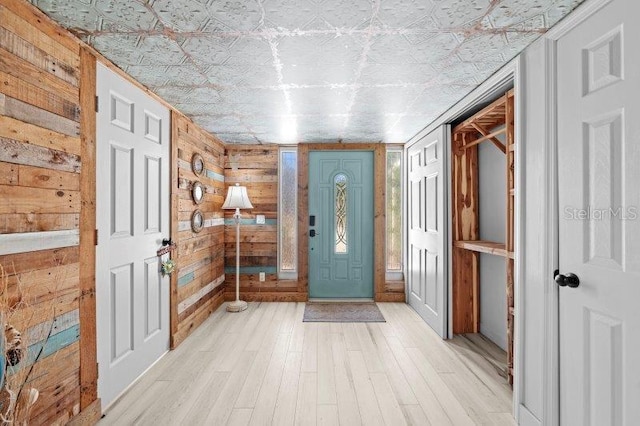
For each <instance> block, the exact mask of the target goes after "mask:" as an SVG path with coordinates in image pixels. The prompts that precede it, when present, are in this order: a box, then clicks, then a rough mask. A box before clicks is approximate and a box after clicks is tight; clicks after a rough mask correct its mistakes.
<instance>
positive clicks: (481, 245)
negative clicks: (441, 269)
mask: <svg viewBox="0 0 640 426" xmlns="http://www.w3.org/2000/svg"><path fill="white" fill-rule="evenodd" d="M453 245H454V246H455V247H458V248H462V249H465V250H471V251H477V252H479V253H488V254H494V255H496V256H502V257H509V258H511V259H513V257H514V256H513V252H509V251H507V249H506V246H505V244H504V243H495V242H493V241H484V240H476V241H456V242H455V243H454V244H453Z"/></svg>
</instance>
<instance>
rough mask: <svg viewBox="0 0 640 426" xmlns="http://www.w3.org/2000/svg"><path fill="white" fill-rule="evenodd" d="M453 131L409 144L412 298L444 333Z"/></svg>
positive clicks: (435, 133) (440, 130) (446, 128)
mask: <svg viewBox="0 0 640 426" xmlns="http://www.w3.org/2000/svg"><path fill="white" fill-rule="evenodd" d="M450 134H451V131H450V128H449V126H448V125H446V126H442V127H439V128H438V129H437V130H435V131H433V132H432V133H430V134H429V135H427V136H425V137H424V138H423V139H421V140H420V141H418V142H416V143H415V144H414V145H412V146H411V147H409V148H408V150H407V162H408V168H407V170H408V171H409V182H408V193H409V197H408V200H407V201H408V209H409V215H408V222H409V223H408V226H409V234H408V252H407V258H408V259H407V260H408V273H407V277H408V283H407V284H408V285H407V289H408V292H409V297H408V298H409V304H410V305H411V306H412V307H413V308H414V309H415V310H416V312H418V314H419V315H420V316H421V317H422V318H423V319H424V320H425V321H426V322H427V324H429V325H430V326H431V327H432V328H433V329H434V330H435V331H436V332H437V333H438V334H439V335H440V336H442V337H446V333H447V285H446V284H447V279H446V277H447V270H446V266H447V265H448V263H447V261H446V257H447V256H446V255H447V250H446V245H445V244H446V241H447V230H446V225H447V217H448V216H447V211H448V209H447V202H446V197H445V195H446V191H447V187H448V185H447V182H446V180H447V173H446V170H447V168H446V164H447V163H446V161H447V160H446V156H445V152H446V147H448V143H447V141H448V139H449V137H450Z"/></svg>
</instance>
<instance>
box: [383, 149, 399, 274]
mask: <svg viewBox="0 0 640 426" xmlns="http://www.w3.org/2000/svg"><path fill="white" fill-rule="evenodd" d="M386 216H387V271H394V272H399V271H402V151H388V152H387V214H386Z"/></svg>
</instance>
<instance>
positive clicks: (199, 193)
mask: <svg viewBox="0 0 640 426" xmlns="http://www.w3.org/2000/svg"><path fill="white" fill-rule="evenodd" d="M191 198H193V202H194V203H196V204H201V203H202V201H203V200H204V186H202V183H201V182H199V181H196V182H193V185H192V186H191Z"/></svg>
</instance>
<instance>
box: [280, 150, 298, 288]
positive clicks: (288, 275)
mask: <svg viewBox="0 0 640 426" xmlns="http://www.w3.org/2000/svg"><path fill="white" fill-rule="evenodd" d="M279 174H280V182H279V183H280V185H279V190H280V191H279V192H280V194H279V200H278V201H279V207H280V212H279V224H280V228H279V231H280V232H279V234H280V235H279V239H280V241H279V243H280V244H278V250H279V257H280V263H279V271H278V274H279V276H280V278H281V279H295V277H296V273H297V269H298V211H297V205H298V198H297V193H298V152H297V151H296V150H295V148H283V149H281V151H280V170H279Z"/></svg>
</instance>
